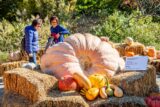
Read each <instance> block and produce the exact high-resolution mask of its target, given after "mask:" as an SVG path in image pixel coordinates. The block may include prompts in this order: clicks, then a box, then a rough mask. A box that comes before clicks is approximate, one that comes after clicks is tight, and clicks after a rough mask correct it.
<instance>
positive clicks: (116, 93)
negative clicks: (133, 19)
mask: <svg viewBox="0 0 160 107" xmlns="http://www.w3.org/2000/svg"><path fill="white" fill-rule="evenodd" d="M109 85H110V88H111V89H113V90H114V96H115V97H122V96H123V91H122V89H120V88H119V87H118V86H116V85H113V84H109Z"/></svg>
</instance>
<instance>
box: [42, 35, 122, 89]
mask: <svg viewBox="0 0 160 107" xmlns="http://www.w3.org/2000/svg"><path fill="white" fill-rule="evenodd" d="M124 65H125V63H124V60H123V59H122V58H120V56H119V53H118V52H117V50H116V49H114V48H112V46H111V45H110V44H109V43H107V42H103V41H101V40H100V38H98V37H97V36H93V35H91V34H88V33H86V34H80V33H76V34H73V35H71V36H68V37H67V38H66V39H65V40H64V42H62V43H58V44H55V45H54V46H53V47H51V48H49V49H47V51H46V54H44V55H43V56H42V58H41V69H42V71H43V72H52V74H53V75H54V76H55V77H57V78H60V77H62V76H65V75H73V74H74V73H75V72H77V73H78V72H79V73H83V74H84V76H83V77H84V78H86V77H88V76H90V75H92V74H102V75H105V76H107V77H108V78H110V77H112V76H113V75H114V74H116V72H118V71H119V70H123V69H124ZM85 76H86V77H85ZM74 79H75V80H77V79H76V78H74ZM83 80H85V79H82V80H81V81H83ZM82 83H85V82H82ZM83 86H84V85H83Z"/></svg>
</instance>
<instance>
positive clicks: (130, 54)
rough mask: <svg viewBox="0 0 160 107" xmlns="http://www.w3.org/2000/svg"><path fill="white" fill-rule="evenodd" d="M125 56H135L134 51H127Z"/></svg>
mask: <svg viewBox="0 0 160 107" xmlns="http://www.w3.org/2000/svg"><path fill="white" fill-rule="evenodd" d="M125 56H127V57H131V56H134V52H125Z"/></svg>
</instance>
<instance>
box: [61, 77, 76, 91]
mask: <svg viewBox="0 0 160 107" xmlns="http://www.w3.org/2000/svg"><path fill="white" fill-rule="evenodd" d="M58 88H59V90H61V91H70V90H76V89H77V88H78V86H77V82H76V81H75V80H74V78H73V77H72V76H70V75H66V76H64V77H61V79H59V80H58Z"/></svg>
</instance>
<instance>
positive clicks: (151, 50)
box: [147, 46, 156, 58]
mask: <svg viewBox="0 0 160 107" xmlns="http://www.w3.org/2000/svg"><path fill="white" fill-rule="evenodd" d="M147 54H148V56H149V57H153V58H155V57H156V49H155V47H153V46H150V47H148V53H147Z"/></svg>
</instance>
